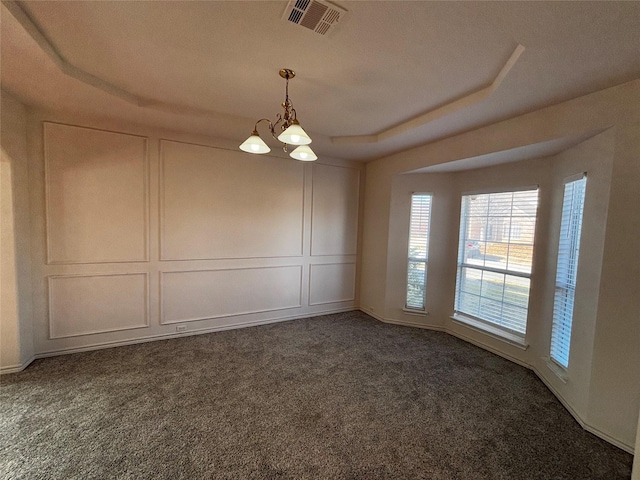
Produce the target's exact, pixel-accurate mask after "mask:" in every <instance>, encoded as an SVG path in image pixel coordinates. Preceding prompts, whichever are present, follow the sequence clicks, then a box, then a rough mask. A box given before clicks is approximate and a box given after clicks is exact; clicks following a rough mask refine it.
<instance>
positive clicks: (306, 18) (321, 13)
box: [282, 0, 347, 35]
mask: <svg viewBox="0 0 640 480" xmlns="http://www.w3.org/2000/svg"><path fill="white" fill-rule="evenodd" d="M346 13H347V11H346V10H345V9H344V8H341V7H339V6H337V5H335V4H333V3H330V2H320V1H318V0H291V1H290V2H289V4H288V5H287V8H286V9H285V11H284V15H283V16H282V18H283V19H284V20H287V21H288V22H291V23H295V24H296V25H301V26H303V27H306V28H308V29H309V30H313V31H314V32H316V33H319V34H320V35H326V34H327V33H329V32H330V31H331V30H333V29H334V28H335V27H336V25H337V24H338V22H339V21H340V20H342V19H343V18H344V15H345V14H346Z"/></svg>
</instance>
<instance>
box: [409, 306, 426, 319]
mask: <svg viewBox="0 0 640 480" xmlns="http://www.w3.org/2000/svg"><path fill="white" fill-rule="evenodd" d="M402 311H403V312H404V313H406V314H407V315H415V316H417V317H426V316H427V315H429V312H427V311H426V310H412V309H410V308H406V307H405V308H403V309H402Z"/></svg>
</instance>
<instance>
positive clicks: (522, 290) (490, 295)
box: [455, 189, 538, 339]
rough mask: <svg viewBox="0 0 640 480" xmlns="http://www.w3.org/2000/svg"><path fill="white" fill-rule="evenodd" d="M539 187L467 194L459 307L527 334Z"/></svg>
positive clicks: (462, 221)
mask: <svg viewBox="0 0 640 480" xmlns="http://www.w3.org/2000/svg"><path fill="white" fill-rule="evenodd" d="M537 208H538V190H537V189H533V190H521V191H511V192H498V193H489V194H475V195H465V196H463V197H462V208H461V213H460V241H459V249H458V273H457V279H456V298H455V312H456V313H460V314H463V315H464V316H469V317H471V318H473V319H476V320H480V321H481V322H485V323H488V324H490V325H491V326H493V327H497V328H498V329H499V330H504V331H506V332H509V333H510V334H513V333H515V334H516V335H517V336H519V337H521V338H522V339H524V334H525V332H526V326H527V312H528V305H529V286H530V276H531V264H532V259H533V240H534V235H535V225H536V214H537Z"/></svg>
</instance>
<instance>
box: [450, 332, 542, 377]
mask: <svg viewBox="0 0 640 480" xmlns="http://www.w3.org/2000/svg"><path fill="white" fill-rule="evenodd" d="M443 331H444V332H446V333H448V334H449V335H452V336H454V337H456V338H459V339H460V340H464V341H465V342H467V343H471V344H472V345H475V346H476V347H480V348H482V349H483V350H487V351H489V352H491V353H493V354H494V355H498V356H499V357H502V358H504V359H505V360H509V361H510V362H513V363H517V364H518V365H520V366H522V367H525V368H531V366H530V365H529V364H528V363H525V362H523V361H522V360H519V359H517V358H515V357H512V356H511V355H509V354H508V353H504V352H501V351H500V350H498V349H497V348H494V347H492V346H490V345H488V344H486V343H484V342H481V341H480V340H476V339H475V338H472V337H468V336H467V335H465V334H463V333H460V332H456V331H454V330H449V329H448V328H444V329H443ZM509 345H510V344H509Z"/></svg>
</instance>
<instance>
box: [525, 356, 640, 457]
mask: <svg viewBox="0 0 640 480" xmlns="http://www.w3.org/2000/svg"><path fill="white" fill-rule="evenodd" d="M529 369H531V371H532V372H533V373H535V374H536V376H537V377H538V378H539V379H540V381H541V382H542V383H544V384H545V386H546V387H547V388H548V389H549V390H550V391H551V393H553V395H554V396H555V397H556V398H557V399H558V400H559V401H560V403H561V404H562V406H563V407H564V408H566V409H567V411H568V412H569V413H570V414H571V416H572V417H573V418H574V419H575V421H576V422H578V424H579V425H580V426H581V427H582V428H583V429H585V430H586V431H587V432H589V433H593V434H594V435H595V436H596V437H600V438H601V439H603V440H605V441H607V442H609V443H610V444H612V445H615V446H616V447H618V448H620V449H621V450H624V451H625V452H627V453H630V454H632V455H633V454H634V450H635V446H634V445H629V444H628V443H625V442H621V441H620V440H618V439H616V438H613V437H612V436H611V435H608V434H606V433H604V432H603V431H601V430H599V429H597V428H596V427H594V426H593V425H591V424H589V423H588V422H587V421H585V420H584V419H583V418H582V416H580V414H578V412H576V411H575V410H574V409H573V407H572V406H571V404H570V403H569V402H567V401H566V400H565V399H564V397H563V396H562V395H561V394H560V392H558V390H556V388H555V387H554V386H553V385H552V384H551V383H550V382H548V381H547V379H546V378H545V377H544V375H542V374H541V373H540V371H539V370H538V369H537V368H536V367H534V366H532V365H530V366H529Z"/></svg>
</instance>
